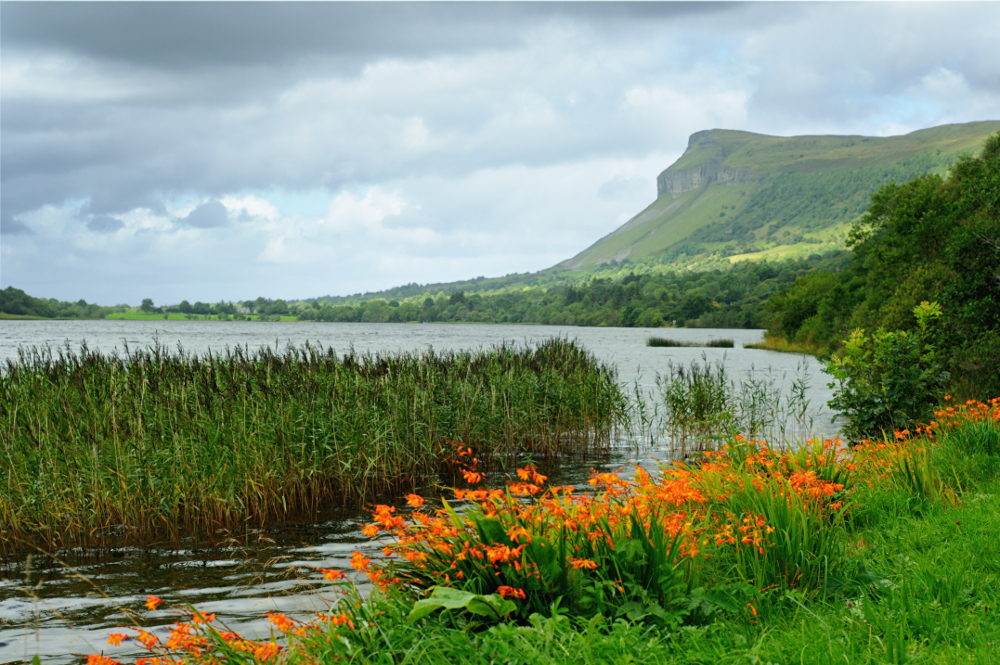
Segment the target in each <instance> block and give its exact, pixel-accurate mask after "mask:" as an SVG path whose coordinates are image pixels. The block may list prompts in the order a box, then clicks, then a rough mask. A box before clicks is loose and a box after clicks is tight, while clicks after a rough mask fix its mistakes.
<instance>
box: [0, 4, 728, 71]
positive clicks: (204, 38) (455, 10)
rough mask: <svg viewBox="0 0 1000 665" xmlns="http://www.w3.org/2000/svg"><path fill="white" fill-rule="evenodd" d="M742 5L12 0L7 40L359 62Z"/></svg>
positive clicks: (129, 57)
mask: <svg viewBox="0 0 1000 665" xmlns="http://www.w3.org/2000/svg"><path fill="white" fill-rule="evenodd" d="M738 5H739V3H735V4H730V3H702V2H676V3H675V2H665V3H647V2H639V3H617V2H612V3H601V2H595V3H590V2H583V3H572V2H553V3H544V2H543V3H508V2H482V3H480V2H466V3H463V2H413V3H379V2H197V3H196V2H191V3H176V2H88V3H77V2H46V3H4V6H3V22H2V25H0V39H2V41H3V42H4V43H5V44H6V45H8V46H13V47H15V48H41V49H60V50H69V51H72V52H75V53H78V54H81V55H87V56H90V57H95V58H103V59H110V60H121V61H127V62H130V63H142V64H146V65H151V66H155V67H167V68H173V67H182V68H186V67H204V66H213V65H218V64H233V65H239V66H241V67H243V66H247V65H253V64H270V63H274V62H275V61H283V60H288V59H290V58H294V57H298V56H302V55H306V54H325V55H333V56H339V57H342V58H345V59H346V60H347V61H349V62H352V63H358V62H363V61H365V60H366V59H368V58H370V57H372V56H380V57H386V56H388V57H413V56H416V57H426V56H429V55H433V54H437V53H442V52H448V53H461V52H468V51H479V50H484V49H492V48H499V47H505V46H511V45H513V44H516V43H518V42H519V41H520V39H521V34H522V32H523V30H524V27H525V25H526V24H536V23H538V22H539V21H544V20H546V19H549V18H567V17H569V18H573V19H577V20H582V21H595V22H599V23H601V24H602V25H607V24H608V23H609V22H619V23H624V24H634V23H636V22H645V21H650V20H652V19H657V18H659V19H673V18H677V17H684V16H688V15H692V14H718V13H720V12H724V11H730V10H732V9H735V8H737V7H738Z"/></svg>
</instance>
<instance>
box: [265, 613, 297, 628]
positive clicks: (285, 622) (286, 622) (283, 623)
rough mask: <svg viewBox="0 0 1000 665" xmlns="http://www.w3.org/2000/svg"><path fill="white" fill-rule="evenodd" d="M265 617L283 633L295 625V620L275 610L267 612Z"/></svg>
mask: <svg viewBox="0 0 1000 665" xmlns="http://www.w3.org/2000/svg"><path fill="white" fill-rule="evenodd" d="M267 619H268V621H270V622H271V623H273V624H274V625H275V626H276V627H277V628H278V630H280V631H281V632H283V633H287V632H289V631H291V630H292V629H293V628H294V627H295V622H294V621H292V620H291V619H289V618H288V617H287V616H285V615H284V614H278V613H276V612H268V613H267Z"/></svg>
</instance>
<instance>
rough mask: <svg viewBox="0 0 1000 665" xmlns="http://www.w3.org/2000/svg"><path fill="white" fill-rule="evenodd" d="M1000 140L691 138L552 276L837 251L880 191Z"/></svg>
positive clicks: (923, 135)
mask: <svg viewBox="0 0 1000 665" xmlns="http://www.w3.org/2000/svg"><path fill="white" fill-rule="evenodd" d="M998 130H1000V121H985V122H973V123H967V124H960V125H943V126H941V127H934V128H931V129H924V130H920V131H916V132H913V133H910V134H906V135H905V136H892V137H886V138H879V137H866V136H792V137H780V136H767V135H764V134H753V133H750V132H740V131H733V130H724V129H712V130H708V131H703V132H698V133H697V134H693V135H692V136H691V139H690V141H689V142H688V147H687V150H686V151H685V152H684V154H683V155H682V156H681V158H680V159H678V160H677V161H676V162H675V163H674V164H672V165H671V166H670V167H669V168H668V169H666V170H665V171H663V172H662V173H661V174H660V175H659V177H658V178H657V179H656V185H657V194H658V196H657V198H656V200H655V201H654V202H653V203H651V204H650V205H649V206H648V207H647V208H646V209H645V210H643V211H642V212H640V213H639V214H638V215H636V216H635V217H633V218H632V219H631V220H629V221H628V222H626V223H625V224H623V225H622V226H621V227H619V228H618V229H616V230H615V231H613V232H612V233H610V234H608V235H607V236H605V237H603V238H601V239H600V240H598V241H597V242H595V243H594V244H593V245H591V246H590V247H588V248H587V249H585V250H584V251H582V252H580V253H579V254H577V255H576V256H574V257H573V258H571V259H568V260H566V261H563V262H562V263H560V264H559V265H558V266H557V267H558V268H561V269H564V270H571V271H580V270H593V269H596V268H600V267H601V266H602V265H610V266H617V265H618V264H620V263H621V262H623V261H628V262H629V263H632V264H639V263H645V264H655V265H663V264H667V265H671V266H674V267H687V268H691V267H698V268H699V269H707V268H714V267H720V266H721V265H724V264H725V263H730V262H733V261H738V260H741V259H760V258H768V259H778V258H793V257H796V258H803V257H806V256H809V255H811V254H819V253H823V252H825V251H829V250H831V249H836V248H839V247H843V241H844V240H845V237H846V231H847V229H848V228H849V226H850V224H851V222H853V221H854V220H855V219H857V217H858V216H859V215H861V214H862V213H863V212H864V211H865V210H866V209H867V207H868V204H869V198H870V196H871V194H872V193H873V192H874V191H876V190H877V189H878V188H879V187H881V186H882V185H884V184H886V183H888V182H890V181H895V182H904V181H906V180H909V179H910V178H912V177H913V176H915V175H918V174H922V173H928V172H930V173H936V174H939V175H943V174H944V173H945V171H946V170H947V168H948V166H949V165H951V164H952V163H953V162H954V161H955V160H956V159H957V157H958V156H959V155H960V154H962V153H973V152H976V151H977V150H978V149H979V147H980V146H981V145H982V143H983V141H984V140H985V138H986V137H987V136H988V135H989V134H992V133H994V132H996V131H998Z"/></svg>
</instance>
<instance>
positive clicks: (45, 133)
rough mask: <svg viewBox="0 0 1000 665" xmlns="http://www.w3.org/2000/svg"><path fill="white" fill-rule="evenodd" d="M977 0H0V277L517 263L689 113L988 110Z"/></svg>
mask: <svg viewBox="0 0 1000 665" xmlns="http://www.w3.org/2000/svg"><path fill="white" fill-rule="evenodd" d="M997 26H1000V3H993V2H984V3H970V4H962V3H943V4H937V3H903V2H894V3H885V4H881V3H879V4H874V3H871V4H869V3H863V4H855V3H832V4H818V3H805V4H799V3H777V4H764V3H735V4H722V3H712V2H700V3H692V4H686V3H637V4H620V3H612V4H602V3H583V4H573V3H555V4H535V3H499V4H489V3H470V4H465V3H440V4H437V3H435V4H424V3H373V2H372V3H369V2H365V3H357V4H355V3H318V2H317V3H301V4H299V3H285V2H280V3H268V2H261V3H204V4H202V3H190V2H181V3H162V4H161V3H118V2H115V3H69V4H57V3H49V2H43V3H30V2H29V3H20V2H3V3H2V4H0V51H2V52H0V68H2V70H0V134H2V135H0V158H2V159H0V177H2V192H0V197H2V198H0V218H2V219H0V221H2V238H0V258H2V264H0V287H7V286H11V285H13V286H16V287H18V288H20V289H23V290H25V291H27V292H28V293H29V294H31V295H35V296H40V297H55V298H59V299H62V300H78V299H80V298H84V299H86V300H87V301H88V302H98V303H100V304H116V303H122V302H127V303H130V304H133V305H136V304H138V303H139V301H140V300H142V299H143V298H147V297H148V298H153V299H154V301H155V302H156V303H157V304H170V303H177V302H179V301H180V300H181V299H187V300H190V301H191V302H194V301H196V300H201V301H204V302H217V301H219V300H223V299H225V300H242V299H247V298H254V297H257V296H259V295H263V296H266V297H271V298H279V297H280V298H296V299H297V298H304V297H313V296H321V295H326V294H333V295H345V294H350V293H354V292H359V291H367V290H376V289H381V288H387V287H391V286H397V285H400V284H405V283H409V282H420V283H426V282H439V281H451V280H456V279H464V278H470V277H476V276H478V275H485V276H496V275H504V274H507V273H511V272H524V271H533V270H539V269H543V268H547V267H549V266H552V265H553V264H555V263H557V262H559V261H561V260H563V259H566V258H569V257H570V256H572V255H574V254H576V253H577V252H579V251H581V250H582V249H584V248H586V247H587V246H589V245H590V244H592V243H593V242H594V241H595V240H597V239H598V238H600V237H601V236H603V235H605V234H607V233H609V232H610V231H612V230H614V229H615V228H616V227H617V226H619V225H621V224H622V223H624V222H625V221H627V220H628V219H629V218H630V217H631V216H633V215H634V214H635V213H637V212H639V211H640V210H641V209H642V208H643V207H645V206H646V205H648V204H649V203H650V202H652V200H653V199H654V198H655V196H656V185H655V179H656V175H657V174H658V173H659V172H660V171H662V170H663V169H664V168H666V167H667V166H669V165H670V163H671V162H673V161H674V160H675V159H677V158H678V157H679V156H680V155H681V153H682V152H683V151H684V148H685V147H686V145H687V139H688V136H689V135H690V134H691V133H693V132H696V131H699V130H703V129H711V128H727V129H742V130H748V131H754V132H761V133H767V134H780V135H794V134H866V135H874V136H885V135H892V134H902V133H906V132H909V131H913V130H916V129H921V128H924V127H930V126H934V125H938V124H943V123H950V122H968V121H973V120H987V119H1000V39H998V38H997Z"/></svg>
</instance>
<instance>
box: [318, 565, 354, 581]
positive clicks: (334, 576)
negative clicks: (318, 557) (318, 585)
mask: <svg viewBox="0 0 1000 665" xmlns="http://www.w3.org/2000/svg"><path fill="white" fill-rule="evenodd" d="M319 572H321V573H323V578H324V579H326V580H327V581H330V582H337V581H339V580H342V579H344V578H345V577H347V575H345V574H344V573H342V572H341V571H339V570H332V569H330V568H320V569H319Z"/></svg>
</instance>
